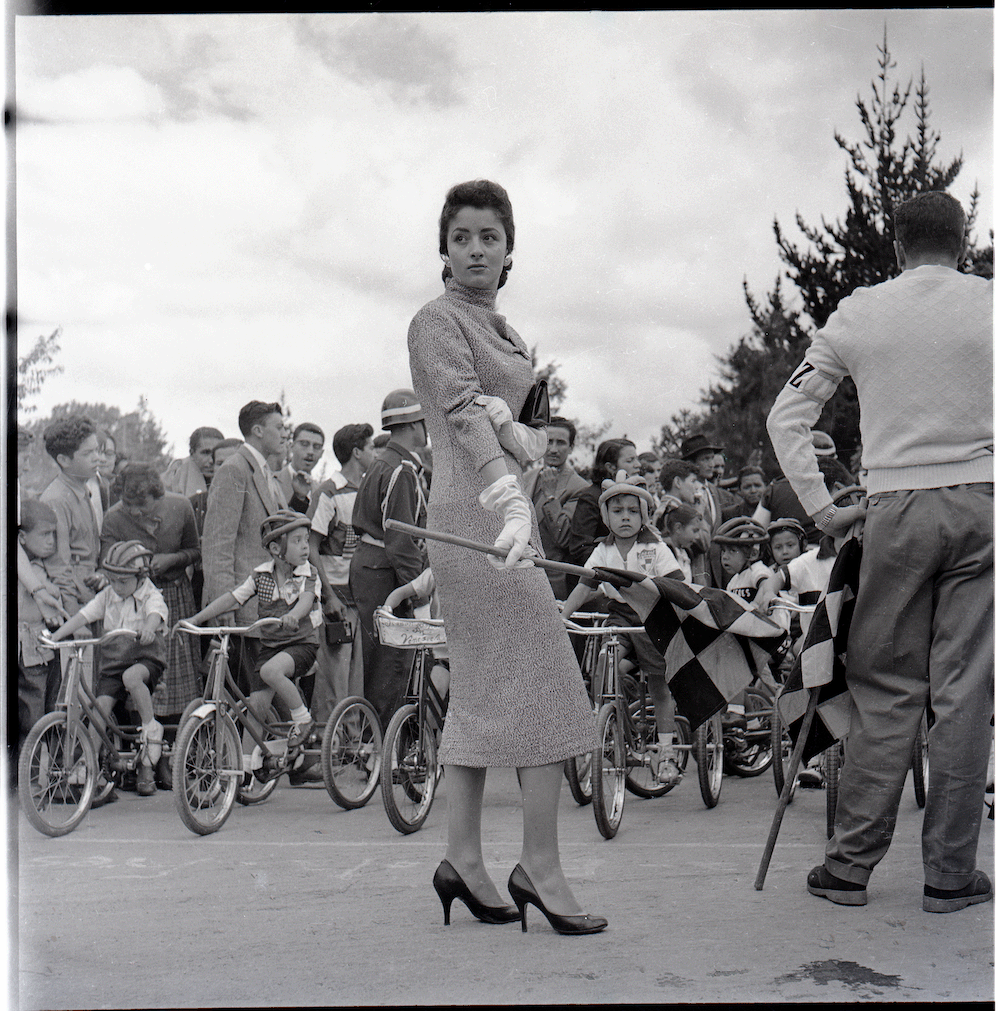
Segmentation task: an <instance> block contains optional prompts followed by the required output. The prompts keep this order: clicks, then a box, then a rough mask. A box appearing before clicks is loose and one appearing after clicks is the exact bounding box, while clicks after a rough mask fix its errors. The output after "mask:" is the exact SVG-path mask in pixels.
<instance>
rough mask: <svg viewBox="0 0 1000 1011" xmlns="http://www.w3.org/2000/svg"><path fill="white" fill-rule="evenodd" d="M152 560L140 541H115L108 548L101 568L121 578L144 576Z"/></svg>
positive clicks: (151, 556)
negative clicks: (121, 576) (117, 574)
mask: <svg viewBox="0 0 1000 1011" xmlns="http://www.w3.org/2000/svg"><path fill="white" fill-rule="evenodd" d="M152 560H153V552H152V551H150V550H149V548H147V547H146V545H145V544H143V543H142V541H116V542H115V543H114V544H112V545H111V547H110V548H108V553H107V554H106V555H105V556H104V561H103V562H102V563H101V568H102V569H104V570H106V571H107V572H116V573H119V574H120V575H123V576H145V575H148V573H149V563H150V562H151V561H152Z"/></svg>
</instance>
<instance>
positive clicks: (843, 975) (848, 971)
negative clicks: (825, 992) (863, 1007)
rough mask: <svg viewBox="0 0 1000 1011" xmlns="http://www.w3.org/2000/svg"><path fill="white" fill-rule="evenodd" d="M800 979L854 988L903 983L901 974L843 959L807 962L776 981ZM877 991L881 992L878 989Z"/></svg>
mask: <svg viewBox="0 0 1000 1011" xmlns="http://www.w3.org/2000/svg"><path fill="white" fill-rule="evenodd" d="M800 980H812V981H813V982H814V983H818V984H819V985H820V986H827V985H828V984H830V983H843V984H844V986H847V987H850V988H851V989H852V990H861V989H874V988H876V987H886V988H891V987H898V986H900V985H901V984H902V982H903V978H902V977H901V976H887V975H885V974H884V973H881V972H876V971H875V970H874V969H869V968H868V967H867V966H864V965H858V963H857V962H844V961H842V960H841V959H836V958H834V959H827V960H826V961H824V962H807V963H806V964H805V965H803V966H800V967H799V971H798V972H790V973H786V974H785V975H784V976H777V977H776V978H775V980H774V981H775V983H795V982H798V981H800ZM876 992H880V991H878V990H876Z"/></svg>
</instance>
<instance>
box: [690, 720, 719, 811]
mask: <svg viewBox="0 0 1000 1011" xmlns="http://www.w3.org/2000/svg"><path fill="white" fill-rule="evenodd" d="M723 749H724V744H723V740H722V714H721V713H716V714H715V715H714V716H713V717H712V718H711V719H710V720H706V721H705V722H704V723H703V724H702V725H701V726H700V727H699V728H698V732H697V733H696V734H695V738H694V760H695V761H696V762H697V763H698V786H699V787H700V788H701V799H702V800H703V801H704V802H705V807H715V805H716V804H718V803H719V795H720V794H721V793H722V753H723Z"/></svg>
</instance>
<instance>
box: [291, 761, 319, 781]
mask: <svg viewBox="0 0 1000 1011" xmlns="http://www.w3.org/2000/svg"><path fill="white" fill-rule="evenodd" d="M322 782H323V770H322V769H321V768H320V767H319V763H318V762H315V763H313V764H312V765H306V766H304V767H303V768H301V769H292V771H291V772H290V773H289V774H288V783H289V785H290V786H307V785H308V784H309V783H322Z"/></svg>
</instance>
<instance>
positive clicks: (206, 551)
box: [201, 400, 288, 671]
mask: <svg viewBox="0 0 1000 1011" xmlns="http://www.w3.org/2000/svg"><path fill="white" fill-rule="evenodd" d="M239 425H240V431H241V432H242V433H243V439H244V443H243V445H242V446H240V447H239V449H238V450H237V451H236V452H235V453H234V454H233V455H232V456H231V457H230V458H229V459H228V460H226V462H225V463H224V464H223V465H222V466H221V467H220V468H219V469H218V470H217V471H216V472H215V476H214V477H213V478H212V483H211V485H210V486H209V489H208V504H207V506H206V508H205V526H204V528H203V530H202V537H201V559H202V567H203V569H204V573H205V588H204V590H203V592H202V606H206V605H208V604H209V603H211V602H212V601H213V600H215V599H216V598H217V597H221V596H222V594H224V593H229V592H231V591H232V590H234V589H235V588H236V587H237V586H239V585H240V583H242V582H243V581H244V580H246V578H247V577H248V576H249V575H250V573H251V572H253V570H254V567H255V566H257V565H260V564H261V562H266V561H267V559H268V553H267V551H266V550H265V549H264V548H263V547H261V543H260V525H261V523H262V522H263V520H264V518H265V517H267V516H270V515H271V514H272V513H274V512H277V510H278V509H284V508H286V507H287V505H288V503H287V502H286V500H285V496H284V493H283V492H282V490H281V488H280V486H279V485H278V482H277V480H276V479H275V477H274V473H273V471H272V470H271V468H270V467H269V466H268V464H267V457H268V456H271V455H273V454H275V453H280V452H281V450H282V447H283V445H284V440H285V428H284V419H283V417H282V414H281V405H280V404H277V403H270V404H267V403H262V402H261V401H259V400H251V401H250V403H249V404H246V405H245V406H244V407H243V408H242V409H241V410H240V417H239ZM256 620H257V598H256V597H251V598H250V600H248V601H247V602H246V603H245V604H244V605H243V606H242V607H240V608H239V609H238V610H237V611H236V612H235V613H232V614H224V615H222V616H221V617H220V618H219V623H220V624H223V625H249V624H251V623H252V622H254V621H256ZM239 638H240V640H241V642H239V643H236V644H235V647H234V649H233V655H234V656H235V659H236V663H235V664H234V666H235V669H236V670H237V671H241V670H243V669H244V668H245V666H246V665H247V664H250V663H252V662H253V659H254V658H255V656H256V651H257V650H256V645H257V644H256V643H255V642H254V643H247V642H246V641H245V639H244V637H242V636H241V637H239Z"/></svg>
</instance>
